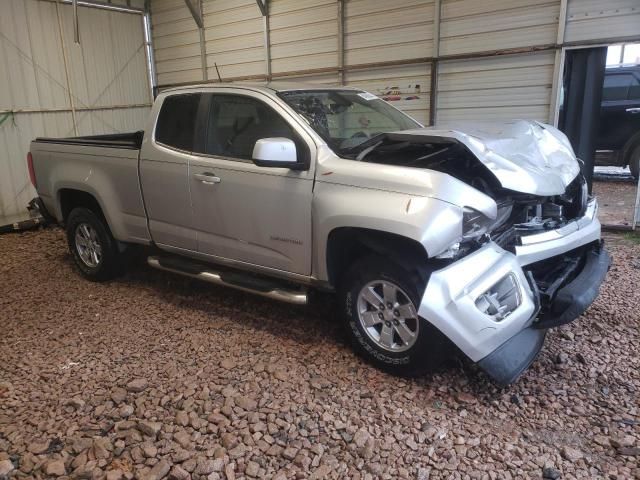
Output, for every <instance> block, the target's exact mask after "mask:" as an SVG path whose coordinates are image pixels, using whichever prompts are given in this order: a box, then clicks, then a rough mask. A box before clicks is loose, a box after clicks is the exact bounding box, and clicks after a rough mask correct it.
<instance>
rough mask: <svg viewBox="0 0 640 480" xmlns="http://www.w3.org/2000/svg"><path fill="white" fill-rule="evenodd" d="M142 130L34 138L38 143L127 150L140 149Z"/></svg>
mask: <svg viewBox="0 0 640 480" xmlns="http://www.w3.org/2000/svg"><path fill="white" fill-rule="evenodd" d="M143 136H144V131H142V130H138V131H137V132H128V133H112V134H108V135H89V136H84V137H67V138H50V137H38V138H36V139H35V141H36V142H39V143H55V144H59V145H84V146H91V147H106V148H126V149H129V150H140V147H141V146H142V137H143Z"/></svg>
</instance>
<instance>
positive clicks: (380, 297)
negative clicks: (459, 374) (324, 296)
mask: <svg viewBox="0 0 640 480" xmlns="http://www.w3.org/2000/svg"><path fill="white" fill-rule="evenodd" d="M424 289H425V281H424V280H423V279H421V276H420V275H419V274H418V273H417V272H409V271H407V270H406V269H404V268H403V267H401V266H399V265H397V264H395V263H393V262H391V261H389V260H388V259H386V258H384V257H380V256H377V255H371V256H368V257H366V258H363V259H362V260H360V261H358V262H356V264H354V265H353V266H352V267H351V268H350V269H349V271H348V272H347V274H346V275H345V277H344V279H343V281H342V282H341V287H340V289H339V294H340V300H341V308H342V310H343V316H344V319H345V322H346V326H347V332H348V334H349V336H350V337H351V340H352V343H353V345H354V348H355V349H356V351H358V352H359V353H360V354H361V355H363V356H364V357H365V358H366V359H367V360H369V361H370V362H371V363H373V364H374V365H376V366H377V367H379V368H381V369H382V370H385V371H387V372H389V373H393V374H397V375H406V376H414V375H420V374H423V373H426V372H428V371H431V370H433V369H434V368H435V367H437V366H438V365H439V364H440V362H441V361H442V360H443V359H444V357H445V355H446V348H445V347H446V344H447V341H446V338H445V337H444V336H443V335H442V334H441V333H440V332H439V331H438V330H437V329H436V328H435V327H434V326H433V325H432V324H431V323H429V322H428V321H427V320H425V319H423V318H420V316H419V315H418V306H419V304H420V300H421V297H422V294H423V293H424Z"/></svg>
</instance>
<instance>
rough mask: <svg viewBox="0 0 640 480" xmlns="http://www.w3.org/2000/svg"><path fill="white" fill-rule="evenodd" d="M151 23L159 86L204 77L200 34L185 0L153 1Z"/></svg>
mask: <svg viewBox="0 0 640 480" xmlns="http://www.w3.org/2000/svg"><path fill="white" fill-rule="evenodd" d="M151 25H152V27H151V32H152V36H153V55H154V57H155V61H156V75H157V77H158V85H165V84H170V83H181V82H193V81H197V80H202V69H201V61H200V35H199V33H198V27H197V25H196V23H195V21H194V20H193V17H192V16H191V12H189V9H188V8H187V6H186V5H185V3H184V0H154V1H153V3H152V4H151Z"/></svg>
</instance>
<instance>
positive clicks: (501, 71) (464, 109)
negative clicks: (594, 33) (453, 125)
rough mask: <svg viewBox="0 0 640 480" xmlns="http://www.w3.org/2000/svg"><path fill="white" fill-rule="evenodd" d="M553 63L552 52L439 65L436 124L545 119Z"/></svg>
mask: <svg viewBox="0 0 640 480" xmlns="http://www.w3.org/2000/svg"><path fill="white" fill-rule="evenodd" d="M553 64H554V52H552V51H551V52H537V53H531V54H522V55H507V56H498V57H486V58H477V59H473V60H452V61H446V62H441V63H440V64H439V66H438V95H437V116H436V123H438V124H442V123H447V122H451V121H460V120H509V119H514V118H522V119H533V120H540V121H544V122H546V121H548V118H549V105H550V103H551V84H552V81H553Z"/></svg>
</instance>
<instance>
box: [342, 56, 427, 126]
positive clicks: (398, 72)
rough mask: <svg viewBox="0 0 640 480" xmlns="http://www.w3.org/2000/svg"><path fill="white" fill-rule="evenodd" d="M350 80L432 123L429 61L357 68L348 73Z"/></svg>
mask: <svg viewBox="0 0 640 480" xmlns="http://www.w3.org/2000/svg"><path fill="white" fill-rule="evenodd" d="M346 83H347V85H350V86H354V87H358V88H362V89H363V90H366V91H368V92H370V93H373V94H374V95H377V96H379V97H381V98H384V99H385V100H387V101H388V102H389V103H391V105H393V106H394V107H397V108H399V109H400V110H402V111H403V112H405V113H407V114H408V115H410V116H412V117H413V118H415V119H416V120H417V121H419V122H420V123H422V124H423V125H428V124H429V88H430V85H431V67H430V64H428V63H426V64H425V63H423V64H415V65H404V66H398V67H384V68H375V69H367V70H356V71H353V72H349V73H348V74H347V77H346Z"/></svg>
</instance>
